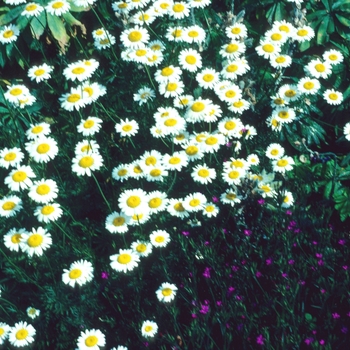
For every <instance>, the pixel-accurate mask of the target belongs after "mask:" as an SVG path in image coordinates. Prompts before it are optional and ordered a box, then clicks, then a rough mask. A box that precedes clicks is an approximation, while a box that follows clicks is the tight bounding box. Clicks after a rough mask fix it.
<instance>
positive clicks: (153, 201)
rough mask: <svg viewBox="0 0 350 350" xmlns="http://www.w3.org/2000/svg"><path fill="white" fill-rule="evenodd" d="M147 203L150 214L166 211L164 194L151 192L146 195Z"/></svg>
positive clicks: (166, 203)
mask: <svg viewBox="0 0 350 350" xmlns="http://www.w3.org/2000/svg"><path fill="white" fill-rule="evenodd" d="M147 203H148V209H149V211H150V214H156V213H159V212H161V211H163V210H165V209H166V206H167V205H168V198H167V194H166V193H165V192H161V191H152V192H150V193H148V195H147Z"/></svg>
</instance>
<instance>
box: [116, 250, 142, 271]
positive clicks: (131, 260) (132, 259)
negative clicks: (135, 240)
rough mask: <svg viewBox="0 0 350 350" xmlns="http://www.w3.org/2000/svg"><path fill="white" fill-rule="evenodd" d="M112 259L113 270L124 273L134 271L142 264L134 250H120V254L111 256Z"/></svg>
mask: <svg viewBox="0 0 350 350" xmlns="http://www.w3.org/2000/svg"><path fill="white" fill-rule="evenodd" d="M110 259H111V263H110V265H111V267H112V269H113V270H116V271H118V272H121V271H122V272H124V273H127V272H128V271H131V270H133V269H134V268H135V267H136V266H137V265H138V263H139V262H140V257H139V256H138V255H137V254H136V253H135V252H133V250H132V249H119V254H114V255H111V256H110Z"/></svg>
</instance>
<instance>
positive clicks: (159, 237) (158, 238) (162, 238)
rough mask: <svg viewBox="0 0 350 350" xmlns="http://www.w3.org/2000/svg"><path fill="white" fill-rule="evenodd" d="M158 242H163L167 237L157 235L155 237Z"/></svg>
mask: <svg viewBox="0 0 350 350" xmlns="http://www.w3.org/2000/svg"><path fill="white" fill-rule="evenodd" d="M154 240H155V241H156V242H157V243H162V242H164V241H165V238H164V237H163V236H157V237H156V238H155V239H154Z"/></svg>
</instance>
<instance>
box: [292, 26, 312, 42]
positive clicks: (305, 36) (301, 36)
mask: <svg viewBox="0 0 350 350" xmlns="http://www.w3.org/2000/svg"><path fill="white" fill-rule="evenodd" d="M314 36H315V32H314V30H313V29H312V28H311V27H310V26H308V25H303V26H301V27H300V28H296V30H295V31H294V32H293V34H292V36H291V38H292V39H294V40H296V41H298V42H300V43H302V42H304V41H308V40H311V39H312V38H313V37H314Z"/></svg>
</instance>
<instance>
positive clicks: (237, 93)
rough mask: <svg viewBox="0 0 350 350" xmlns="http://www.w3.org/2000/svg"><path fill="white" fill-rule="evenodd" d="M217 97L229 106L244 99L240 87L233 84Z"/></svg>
mask: <svg viewBox="0 0 350 350" xmlns="http://www.w3.org/2000/svg"><path fill="white" fill-rule="evenodd" d="M218 92H219V91H217V95H218V97H219V99H220V100H221V101H224V102H227V103H229V104H231V103H233V102H236V101H238V100H239V99H241V97H242V91H241V89H240V88H239V86H238V85H236V84H233V83H231V84H230V85H228V86H226V87H225V88H223V89H222V90H221V91H220V93H218Z"/></svg>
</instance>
